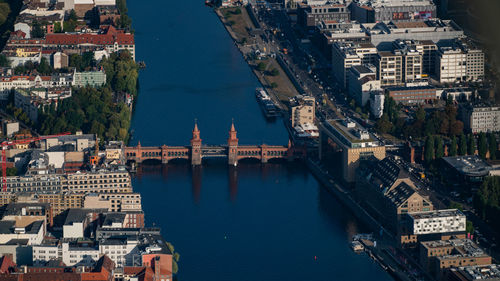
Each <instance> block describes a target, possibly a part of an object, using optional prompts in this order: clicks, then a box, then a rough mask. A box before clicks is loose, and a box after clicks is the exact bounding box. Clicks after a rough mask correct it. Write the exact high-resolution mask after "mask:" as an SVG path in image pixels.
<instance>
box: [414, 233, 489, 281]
mask: <svg viewBox="0 0 500 281" xmlns="http://www.w3.org/2000/svg"><path fill="white" fill-rule="evenodd" d="M419 249H420V263H421V264H422V267H423V268H424V269H427V270H428V272H430V273H431V274H432V275H434V276H436V277H437V278H438V279H441V277H442V276H443V274H444V272H445V270H446V269H447V268H451V267H459V266H476V265H489V264H491V257H490V256H489V255H487V254H486V253H485V252H484V251H483V250H482V249H481V248H479V246H478V245H476V244H475V243H474V242H473V241H472V240H469V239H451V240H446V241H441V240H440V241H425V242H421V243H420V248H419Z"/></svg>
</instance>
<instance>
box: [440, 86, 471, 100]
mask: <svg viewBox="0 0 500 281" xmlns="http://www.w3.org/2000/svg"><path fill="white" fill-rule="evenodd" d="M436 94H437V96H438V98H442V99H443V100H447V99H448V98H451V99H452V100H454V101H468V100H470V98H471V97H472V96H473V95H474V90H473V89H472V88H444V89H438V90H437V93H436Z"/></svg>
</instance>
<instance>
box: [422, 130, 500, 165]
mask: <svg viewBox="0 0 500 281" xmlns="http://www.w3.org/2000/svg"><path fill="white" fill-rule="evenodd" d="M497 149H498V144H497V139H496V134H494V133H489V134H485V133H482V132H481V133H480V134H479V137H478V138H477V140H476V138H475V137H474V135H473V134H469V135H467V136H465V135H464V134H463V133H462V134H460V136H459V137H458V138H457V137H456V136H454V135H453V136H452V137H451V139H450V142H449V144H448V156H457V155H474V154H475V153H476V150H477V152H478V155H479V156H480V157H481V158H483V159H486V156H487V155H488V152H489V158H490V159H492V160H496V154H497ZM444 154H445V151H444V141H443V138H442V137H441V136H440V135H434V136H433V135H428V136H427V138H426V140H425V146H424V160H425V162H426V163H427V164H430V163H431V162H432V161H433V160H435V159H440V158H442V157H444V156H445V155H444Z"/></svg>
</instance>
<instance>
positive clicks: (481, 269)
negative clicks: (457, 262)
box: [451, 264, 500, 281]
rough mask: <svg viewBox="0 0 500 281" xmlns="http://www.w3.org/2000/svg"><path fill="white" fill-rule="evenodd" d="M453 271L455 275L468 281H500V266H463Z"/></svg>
mask: <svg viewBox="0 0 500 281" xmlns="http://www.w3.org/2000/svg"><path fill="white" fill-rule="evenodd" d="M451 271H452V272H453V273H454V274H455V275H459V276H462V277H464V278H465V279H462V280H464V281H465V280H466V281H473V280H485V281H490V280H491V281H497V280H500V266H499V265H498V264H489V265H475V266H461V267H458V268H452V269H451Z"/></svg>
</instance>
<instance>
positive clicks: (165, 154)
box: [125, 123, 306, 166]
mask: <svg viewBox="0 0 500 281" xmlns="http://www.w3.org/2000/svg"><path fill="white" fill-rule="evenodd" d="M236 134H237V132H236V129H235V128H234V123H232V124H231V129H230V130H229V138H228V139H227V144H224V145H214V146H212V145H203V144H202V140H201V137H200V130H199V129H198V125H197V124H196V123H195V125H194V129H193V137H192V138H191V143H190V145H189V146H167V145H162V146H154V147H151V146H141V143H140V142H139V143H138V144H137V146H134V147H125V157H126V160H127V162H135V163H142V162H143V161H145V160H158V161H161V163H162V164H167V163H168V162H169V161H171V160H175V159H186V160H188V161H190V162H191V164H192V165H201V162H202V159H204V158H225V159H227V162H228V164H229V165H232V166H237V165H238V161H240V160H242V159H247V158H250V159H258V160H260V161H261V163H267V162H268V161H269V160H271V159H287V160H290V161H292V160H294V159H303V158H305V156H306V149H305V148H303V147H294V146H293V145H292V143H291V142H290V141H289V142H288V145H287V146H280V145H266V144H262V145H239V144H238V138H237V136H236Z"/></svg>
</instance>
